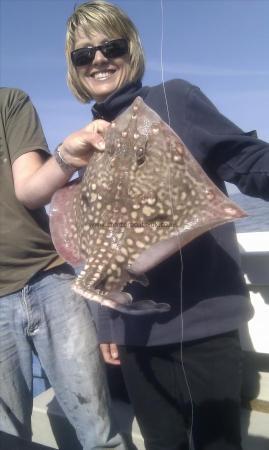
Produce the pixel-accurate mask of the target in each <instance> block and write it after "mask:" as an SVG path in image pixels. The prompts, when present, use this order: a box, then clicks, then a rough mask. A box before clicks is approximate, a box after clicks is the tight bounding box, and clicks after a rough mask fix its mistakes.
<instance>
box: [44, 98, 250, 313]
mask: <svg viewBox="0 0 269 450" xmlns="http://www.w3.org/2000/svg"><path fill="white" fill-rule="evenodd" d="M105 143H106V150H105V151H104V152H95V153H94V155H93V157H92V158H91V160H90V163H89V164H88V166H87V169H86V171H85V174H84V177H83V179H82V181H81V182H79V183H76V182H75V183H73V184H72V185H71V187H66V188H63V189H62V190H60V191H58V192H57V193H56V194H55V196H54V199H53V202H52V213H51V230H52V236H53V240H54V243H55V246H56V248H57V249H58V251H59V253H60V254H62V256H63V257H65V258H66V259H67V260H68V261H70V262H71V263H74V262H77V261H78V260H79V259H81V260H83V261H84V264H85V265H84V268H83V270H82V271H81V272H80V274H79V275H78V277H77V280H76V282H75V284H74V290H75V291H76V292H78V293H80V294H82V295H83V296H84V297H86V298H88V299H91V300H94V301H97V302H100V303H101V304H103V305H105V306H109V307H111V308H114V309H118V310H119V311H122V312H125V313H129V314H144V313H152V312H163V311H167V310H169V306H168V305H167V304H163V303H162V304H156V303H154V302H152V301H149V302H145V301H144V302H135V303H133V304H132V303H131V300H132V299H131V297H130V295H128V294H126V293H124V292H122V291H123V288H124V287H125V286H126V284H127V283H128V282H131V281H132V280H137V281H140V282H142V283H144V284H145V283H146V277H145V276H144V275H143V274H144V273H145V272H146V271H147V270H149V269H151V268H152V267H154V266H156V265H157V264H159V263H160V262H161V261H163V260H164V259H166V258H168V257H169V256H170V255H172V254H173V253H175V252H176V251H178V250H179V249H180V248H182V247H183V246H184V245H186V244H187V243H188V242H190V241H191V240H192V239H194V238H195V237H197V236H199V235H201V234H202V233H204V232H205V231H208V230H210V229H211V228H213V227H215V226H217V225H219V224H223V223H225V222H229V221H231V220H234V219H236V218H239V217H243V216H245V213H244V212H243V211H242V210H241V209H240V208H239V207H238V206H237V205H236V204H234V203H233V202H232V201H231V200H230V199H229V198H227V197H226V196H225V195H224V194H223V193H222V192H221V191H220V190H219V189H218V188H217V187H216V186H215V185H214V183H213V182H212V181H211V180H210V179H209V178H208V176H207V175H206V174H205V172H204V171H203V169H202V168H201V167H200V165H199V164H198V163H197V161H196V160H195V159H194V157H193V156H192V155H191V153H190V152H189V150H188V149H187V148H186V146H185V145H184V143H183V142H182V141H181V139H180V138H179V137H178V136H177V135H176V134H175V133H174V131H173V130H172V129H171V128H170V127H169V126H168V125H167V124H166V123H165V122H163V121H162V120H161V119H160V117H159V116H158V115H157V114H156V113H155V112H154V111H152V110H151V109H150V108H149V107H148V106H147V105H146V104H145V103H144V102H143V100H142V99H141V98H140V97H137V98H136V99H135V101H134V103H133V104H132V105H131V106H130V107H129V108H128V109H127V110H126V111H125V112H124V113H122V114H121V115H120V116H119V117H118V118H117V119H116V120H115V121H114V122H112V123H111V126H110V127H109V128H108V129H107V131H106V135H105ZM68 191H70V193H69V195H68ZM78 255H79V257H78ZM72 258H73V259H72ZM140 305H141V306H140Z"/></svg>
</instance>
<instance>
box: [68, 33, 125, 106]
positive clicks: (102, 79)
mask: <svg viewBox="0 0 269 450" xmlns="http://www.w3.org/2000/svg"><path fill="white" fill-rule="evenodd" d="M120 37H121V36H118V37H108V36H106V35H104V34H102V33H94V34H91V35H86V34H85V32H84V31H83V30H82V29H81V28H78V30H77V31H76V34H75V47H74V50H76V49H78V48H83V47H96V46H98V45H102V44H104V43H105V42H108V41H111V40H113V39H116V38H120ZM129 59H130V58H129V55H128V54H126V55H124V56H121V57H118V58H107V57H105V56H104V55H103V54H102V52H101V51H100V50H97V51H96V53H95V57H94V60H93V61H92V62H91V63H90V64H87V65H85V66H80V67H76V71H77V76H78V79H79V81H80V83H81V84H82V85H83V87H84V89H86V91H87V92H88V93H89V95H90V96H91V97H92V98H93V99H94V100H95V101H96V102H98V103H99V102H102V101H104V100H105V99H106V98H107V97H108V96H109V95H111V94H112V93H113V92H115V91H117V90H118V89H119V88H121V87H122V86H123V85H124V84H126V83H127V82H128V81H129V74H130V63H129Z"/></svg>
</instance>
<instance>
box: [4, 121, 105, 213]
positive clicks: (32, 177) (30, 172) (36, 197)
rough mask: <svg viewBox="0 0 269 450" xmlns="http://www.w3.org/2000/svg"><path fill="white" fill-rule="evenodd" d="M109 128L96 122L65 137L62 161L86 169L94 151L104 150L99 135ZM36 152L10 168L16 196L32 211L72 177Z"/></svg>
mask: <svg viewBox="0 0 269 450" xmlns="http://www.w3.org/2000/svg"><path fill="white" fill-rule="evenodd" d="M108 125H109V124H108V123H107V122H105V121H103V120H96V121H94V122H92V123H90V124H89V125H87V126H86V127H85V128H83V129H81V130H79V131H77V132H75V133H73V134H71V135H70V136H68V137H67V138H66V139H65V140H64V141H63V143H62V144H61V146H60V151H61V155H62V157H63V158H64V160H65V161H66V162H67V163H68V164H70V165H72V166H73V167H74V170H73V173H74V172H75V171H76V168H77V169H79V168H81V167H84V166H86V165H87V163H88V161H89V159H90V156H91V154H92V152H93V151H94V150H96V149H97V150H98V149H99V150H103V149H104V141H103V138H102V136H101V133H102V131H104V129H105V128H106V127H107V126H108ZM45 156H46V155H44V154H43V152H39V151H29V152H27V153H24V154H23V155H21V156H19V157H18V158H17V159H16V160H15V161H14V163H13V165H12V171H13V179H14V188H15V193H16V196H17V198H18V200H19V201H20V202H22V203H23V204H24V205H25V206H26V207H27V208H29V209H35V208H39V207H41V206H43V205H45V204H47V203H48V202H49V201H50V199H51V197H52V195H53V194H54V192H55V191H56V190H57V189H59V188H60V187H62V186H63V185H64V184H65V183H66V182H67V181H68V179H69V178H70V177H71V175H72V171H69V172H68V173H67V172H66V171H64V170H63V169H62V168H61V167H60V166H59V164H58V163H57V161H56V159H55V158H54V157H53V156H52V157H49V159H47V160H46V158H45Z"/></svg>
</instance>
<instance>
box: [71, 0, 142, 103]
mask: <svg viewBox="0 0 269 450" xmlns="http://www.w3.org/2000/svg"><path fill="white" fill-rule="evenodd" d="M78 27H79V28H80V29H82V30H83V32H84V33H85V34H86V35H91V34H92V33H104V34H105V35H107V36H109V37H111V38H112V39H113V38H118V37H120V38H124V39H127V40H128V43H129V58H130V63H129V74H128V81H130V82H132V81H137V80H139V79H141V78H142V77H143V75H144V71H145V59H144V52H143V49H142V45H141V42H140V38H139V34H138V31H137V29H136V27H135V25H134V24H133V22H132V21H131V20H130V19H129V17H128V16H127V15H126V14H125V13H124V12H123V11H122V10H121V9H120V8H119V7H118V6H116V5H112V4H111V3H108V2H106V1H104V0H94V1H91V2H86V3H82V4H81V5H79V6H78V7H77V8H76V9H75V11H74V13H73V14H72V15H71V16H70V17H69V19H68V21H67V32H66V45H65V54H66V60H67V84H68V86H69V88H70V90H71V91H72V93H73V94H74V95H75V97H77V99H78V100H80V101H81V102H82V103H87V102H90V101H91V100H93V98H92V97H91V95H90V94H89V92H88V91H87V89H86V88H85V87H84V86H83V85H82V83H81V82H80V80H79V77H78V75H77V71H76V68H75V67H74V65H73V63H72V61H71V52H72V51H73V50H74V48H75V33H76V31H77V29H78Z"/></svg>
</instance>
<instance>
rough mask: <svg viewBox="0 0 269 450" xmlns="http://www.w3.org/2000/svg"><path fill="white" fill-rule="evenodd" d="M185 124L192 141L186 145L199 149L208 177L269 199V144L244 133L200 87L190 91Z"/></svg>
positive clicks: (199, 158)
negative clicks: (219, 109)
mask: <svg viewBox="0 0 269 450" xmlns="http://www.w3.org/2000/svg"><path fill="white" fill-rule="evenodd" d="M186 121H187V123H188V136H189V139H190V142H189V143H187V142H186V144H189V147H190V148H192V149H193V151H194V152H195V149H198V153H197V154H198V160H199V162H200V163H202V165H203V168H204V169H205V170H206V171H207V172H208V174H209V176H211V177H212V178H213V179H214V177H217V178H218V179H219V180H222V181H228V182H230V183H233V184H235V185H236V186H237V187H238V188H239V189H240V191H241V192H243V193H245V194H247V195H252V196H256V197H261V198H263V199H265V200H269V144H268V143H266V142H264V141H262V140H260V139H257V138H256V137H255V134H254V133H244V132H243V131H242V130H241V129H240V128H238V127H237V126H236V125H235V124H234V123H232V122H231V121H230V120H228V119H227V118H226V117H224V116H223V115H222V114H221V113H220V112H219V111H218V110H217V108H216V107H215V106H214V105H213V104H212V103H211V102H210V100H209V99H208V98H207V97H206V96H205V95H204V94H203V93H202V92H201V91H200V89H198V88H193V89H192V90H191V91H190V94H189V98H188V106H187V114H186ZM195 156H197V155H195ZM214 181H215V180H214ZM216 181H217V179H216Z"/></svg>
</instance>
